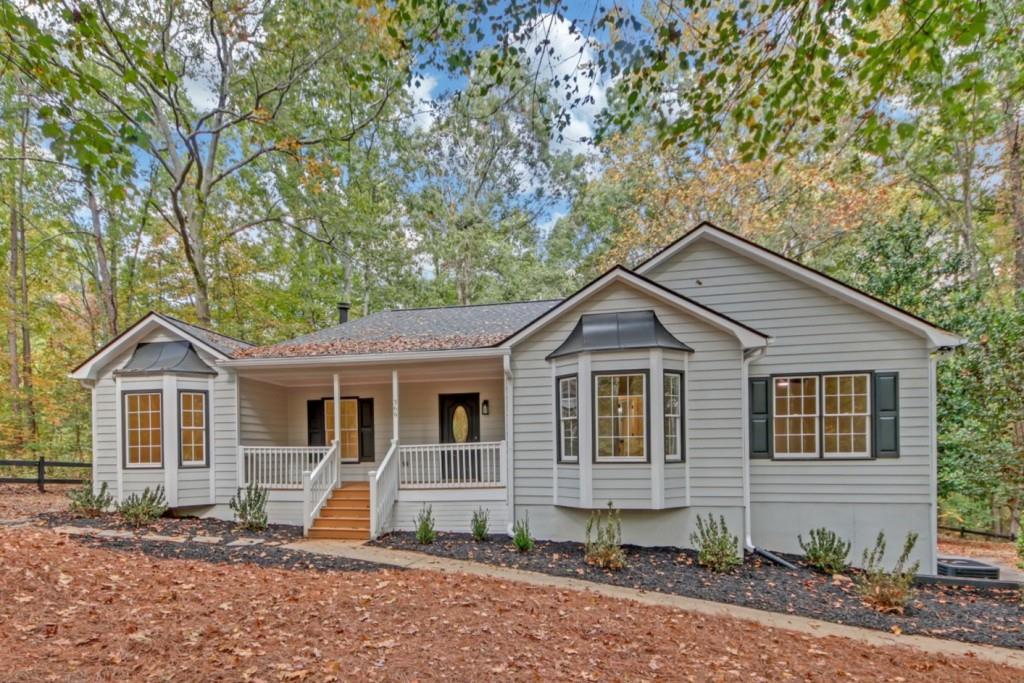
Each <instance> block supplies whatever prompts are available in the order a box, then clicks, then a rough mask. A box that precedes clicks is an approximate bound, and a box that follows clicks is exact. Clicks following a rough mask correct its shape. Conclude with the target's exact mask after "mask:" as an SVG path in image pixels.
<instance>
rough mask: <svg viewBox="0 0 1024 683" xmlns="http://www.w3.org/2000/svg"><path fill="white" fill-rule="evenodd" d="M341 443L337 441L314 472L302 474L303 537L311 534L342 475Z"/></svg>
mask: <svg viewBox="0 0 1024 683" xmlns="http://www.w3.org/2000/svg"><path fill="white" fill-rule="evenodd" d="M340 450H341V449H340V448H339V442H337V441H335V442H334V443H333V444H332V445H331V448H330V450H328V451H327V455H325V456H324V457H323V460H321V461H320V462H319V463H317V466H316V467H314V468H313V470H312V471H310V470H306V471H305V472H303V473H302V535H303V536H305V535H306V534H308V533H309V528H310V527H311V526H313V521H314V520H316V517H317V515H319V514H320V508H322V507H323V506H324V503H326V502H327V499H328V498H330V497H331V494H332V493H333V491H334V487H335V486H337V485H338V479H339V477H340V475H341V458H340V457H339V454H340Z"/></svg>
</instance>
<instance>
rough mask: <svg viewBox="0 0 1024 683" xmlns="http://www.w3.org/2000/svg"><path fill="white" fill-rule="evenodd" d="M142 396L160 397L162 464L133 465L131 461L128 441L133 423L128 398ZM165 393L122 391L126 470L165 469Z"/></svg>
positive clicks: (157, 391)
mask: <svg viewBox="0 0 1024 683" xmlns="http://www.w3.org/2000/svg"><path fill="white" fill-rule="evenodd" d="M142 394H150V395H152V394H156V395H158V396H159V397H160V410H159V412H158V413H157V414H158V415H159V416H160V462H158V463H152V462H137V463H134V464H133V463H132V461H131V452H132V449H131V445H130V443H129V440H128V432H129V430H130V429H131V427H130V426H129V425H130V424H131V421H130V420H129V419H128V397H129V396H139V395H142ZM164 410H166V406H165V405H164V392H163V389H122V390H121V415H122V427H121V430H122V434H121V440H122V442H123V444H124V447H123V453H122V464H123V465H124V468H125V469H126V470H162V469H163V468H164V460H166V457H165V456H166V453H165V450H166V449H165V447H166V445H167V438H166V436H167V435H166V433H165V429H164V427H165V425H164Z"/></svg>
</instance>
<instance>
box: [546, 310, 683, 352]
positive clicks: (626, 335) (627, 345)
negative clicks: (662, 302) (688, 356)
mask: <svg viewBox="0 0 1024 683" xmlns="http://www.w3.org/2000/svg"><path fill="white" fill-rule="evenodd" d="M649 348H662V349H674V350H676V351H690V352H692V351H693V349H692V348H690V346H688V345H687V344H684V343H683V342H681V341H679V340H678V339H676V338H675V337H674V336H672V333H671V332H669V331H668V330H666V329H665V326H664V325H662V324H661V321H660V320H658V316H656V315H655V314H654V311H630V312H627V313H592V314H587V315H583V316H581V317H580V319H579V322H577V323H576V327H574V328H573V330H572V332H570V333H569V336H568V337H566V339H565V341H564V342H562V344H561V346H559V347H558V348H557V349H555V350H554V351H552V352H551V353H550V354H548V356H547V359H548V360H550V359H552V358H560V357H562V356H569V355H572V354H575V353H581V352H583V351H616V350H621V349H649Z"/></svg>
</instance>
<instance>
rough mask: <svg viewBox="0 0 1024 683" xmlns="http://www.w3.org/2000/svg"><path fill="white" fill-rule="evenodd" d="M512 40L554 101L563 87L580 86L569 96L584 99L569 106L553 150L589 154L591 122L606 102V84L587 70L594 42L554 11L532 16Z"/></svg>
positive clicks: (562, 98) (561, 94)
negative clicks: (546, 86)
mask: <svg viewBox="0 0 1024 683" xmlns="http://www.w3.org/2000/svg"><path fill="white" fill-rule="evenodd" d="M515 42H516V43H517V44H518V45H519V46H520V47H521V48H523V50H524V52H525V57H524V61H525V62H526V65H527V67H528V68H529V69H531V70H536V71H537V73H538V74H539V76H540V77H541V78H542V79H546V80H547V81H548V82H549V83H551V84H552V90H553V95H554V97H555V98H556V100H557V101H560V102H565V91H564V90H563V88H566V87H574V88H578V89H579V90H578V92H574V93H573V94H572V99H577V98H579V99H581V100H583V101H581V102H580V103H579V104H575V105H572V104H570V105H569V112H568V113H569V121H568V124H567V125H566V126H565V128H564V129H563V130H562V131H561V137H562V139H561V140H556V142H555V147H556V149H558V150H569V151H572V152H574V153H577V154H590V153H592V152H593V151H594V150H593V146H592V144H591V143H590V139H591V138H593V136H594V121H595V119H596V118H597V115H598V114H599V113H600V112H601V110H602V109H604V108H605V106H606V105H607V104H608V87H609V83H608V82H606V81H605V79H604V78H603V77H602V76H601V75H600V74H599V73H596V74H595V75H593V76H591V75H590V74H588V73H586V72H587V70H588V69H590V68H591V67H593V66H594V64H595V60H596V55H595V53H594V46H593V44H592V43H591V42H590V41H589V40H587V38H586V37H584V36H582V35H580V34H579V33H575V32H573V30H572V24H571V23H570V22H569V21H567V20H566V19H564V18H562V17H559V16H556V15H554V14H542V15H539V16H537V17H535V18H534V19H533V20H532V21H531V22H529V23H528V24H526V25H525V26H523V27H522V28H520V29H519V31H517V32H516V36H515Z"/></svg>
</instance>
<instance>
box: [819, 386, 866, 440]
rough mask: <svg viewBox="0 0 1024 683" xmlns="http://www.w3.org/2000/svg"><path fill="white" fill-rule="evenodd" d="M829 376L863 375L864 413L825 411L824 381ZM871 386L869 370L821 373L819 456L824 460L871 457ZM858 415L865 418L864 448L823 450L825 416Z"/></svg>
mask: <svg viewBox="0 0 1024 683" xmlns="http://www.w3.org/2000/svg"><path fill="white" fill-rule="evenodd" d="M829 377H836V378H840V377H864V378H865V380H864V382H865V386H866V387H867V389H866V391H867V412H866V413H829V412H827V411H826V406H827V405H828V404H827V403H826V401H825V381H826V380H827V379H828V378H829ZM871 387H872V381H871V373H870V372H835V373H832V374H828V375H822V376H821V389H820V392H821V402H820V405H821V436H822V443H821V457H822V458H824V459H826V460H870V459H871V452H872V449H871V438H872V436H873V435H872V433H871V418H872V415H871V409H872V408H873V406H872V405H871ZM859 416H863V417H864V418H865V420H864V423H865V429H864V441H865V450H864V451H851V452H849V453H829V452H828V451H826V450H825V442H824V437H825V418H826V417H859Z"/></svg>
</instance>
